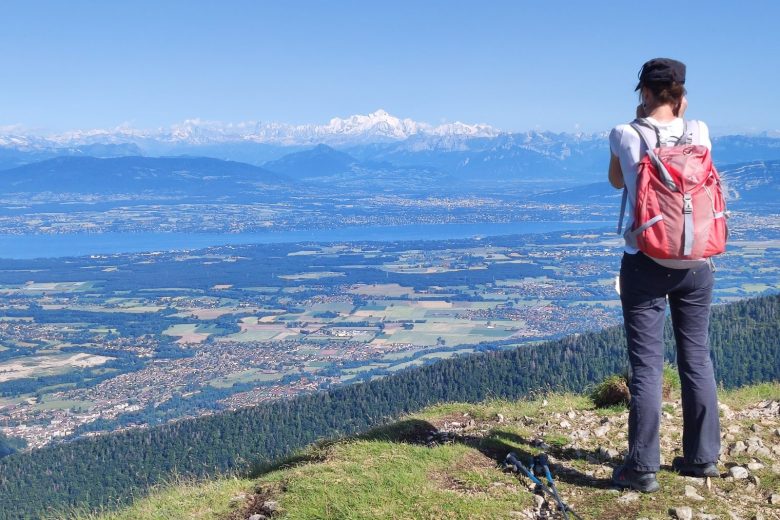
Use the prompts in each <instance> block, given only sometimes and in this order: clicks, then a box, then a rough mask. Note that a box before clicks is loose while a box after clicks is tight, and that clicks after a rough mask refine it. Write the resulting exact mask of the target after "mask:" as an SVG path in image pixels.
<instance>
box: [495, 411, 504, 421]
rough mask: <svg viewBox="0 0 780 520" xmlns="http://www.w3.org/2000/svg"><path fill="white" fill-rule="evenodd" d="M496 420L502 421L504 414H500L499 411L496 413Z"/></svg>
mask: <svg viewBox="0 0 780 520" xmlns="http://www.w3.org/2000/svg"><path fill="white" fill-rule="evenodd" d="M496 421H497V422H499V423H502V422H504V416H503V415H501V414H500V413H497V414H496Z"/></svg>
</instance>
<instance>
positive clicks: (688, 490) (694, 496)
mask: <svg viewBox="0 0 780 520" xmlns="http://www.w3.org/2000/svg"><path fill="white" fill-rule="evenodd" d="M685 497H686V498H690V499H691V500H698V501H701V500H704V497H703V496H701V495H699V492H698V491H696V488H695V487H693V486H685Z"/></svg>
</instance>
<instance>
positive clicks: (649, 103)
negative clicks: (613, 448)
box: [609, 58, 725, 492]
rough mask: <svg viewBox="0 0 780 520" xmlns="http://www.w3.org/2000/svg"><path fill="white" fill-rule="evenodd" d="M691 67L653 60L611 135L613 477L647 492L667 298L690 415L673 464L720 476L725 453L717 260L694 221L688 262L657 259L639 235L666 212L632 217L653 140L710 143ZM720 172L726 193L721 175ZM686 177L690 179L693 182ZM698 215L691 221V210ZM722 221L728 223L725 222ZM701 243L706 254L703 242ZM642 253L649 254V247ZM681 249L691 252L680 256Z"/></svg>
mask: <svg viewBox="0 0 780 520" xmlns="http://www.w3.org/2000/svg"><path fill="white" fill-rule="evenodd" d="M685 72H686V70H685V65H684V64H683V63H681V62H679V61H676V60H672V59H665V58H658V59H653V60H650V61H648V62H647V63H645V64H644V65H643V66H642V69H641V71H640V73H639V84H638V85H637V87H636V89H635V90H636V91H639V94H640V105H639V106H638V107H637V113H636V116H637V119H636V120H635V121H634V122H633V125H632V124H621V125H618V126H616V127H615V128H614V129H613V130H612V131H611V133H610V135H609V145H610V150H611V152H612V154H611V160H610V164H609V182H610V183H611V184H612V186H613V187H615V188H618V189H624V205H625V206H627V210H628V211H627V218H628V220H627V222H626V226H625V227H626V229H627V232H626V233H625V234H624V237H625V239H626V242H625V246H624V253H623V258H622V261H621V265H620V278H619V286H618V287H619V291H620V301H621V304H622V307H623V319H624V325H625V331H626V338H627V343H628V356H629V363H630V368H631V378H630V379H631V380H630V384H629V388H630V391H631V402H630V410H629V419H628V454H627V455H626V457H625V461H624V463H623V464H622V465H620V466H618V467H617V468H615V470H614V472H613V476H612V481H613V483H614V484H616V485H618V486H620V487H622V488H632V489H636V490H638V491H642V492H653V491H657V490H658V489H659V485H658V481H657V480H656V472H657V471H658V470H659V469H660V446H659V426H660V419H661V399H662V396H661V392H662V372H663V364H664V343H663V326H664V321H665V312H666V306H667V301H668V303H669V307H670V309H671V317H672V325H673V329H674V337H675V340H676V343H677V365H678V370H679V373H680V380H681V386H682V388H681V390H682V410H683V421H684V426H683V454H684V456H683V457H676V458H675V460H674V461H673V464H672V466H673V468H674V469H675V470H676V471H678V472H680V473H682V474H685V475H690V476H698V477H704V476H712V477H714V476H718V475H719V472H718V469H717V466H716V462H717V460H718V457H719V455H720V421H719V417H718V398H717V394H716V384H715V376H714V372H713V366H712V361H711V359H710V348H709V339H708V324H709V316H710V303H711V299H712V287H713V270H714V267H713V264H712V262H711V260H710V259H709V258H707V257H704V258H692V256H695V255H694V254H693V253H692V252H691V250H690V247H693V248H694V249H695V248H696V247H697V246H695V245H693V234H692V233H689V230H688V222H685V233H687V234H689V235H691V236H690V243H689V240H687V239H683V241H684V242H685V245H684V248H685V254H686V255H687V256H688V258H681V259H680V258H674V255H669V256H666V257H660V258H659V257H657V256H658V255H656V256H652V255H649V254H647V253H644V252H642V251H641V250H640V246H639V245H638V244H639V239H638V238H637V235H636V233H640V232H641V231H642V230H641V229H638V228H640V227H641V228H646V227H649V226H652V225H654V221H657V220H658V218H656V219H651V220H650V221H647V222H645V224H644V226H642V225H641V223H635V222H634V216H635V210H636V204H637V179H638V170H639V168H640V167H642V164H641V162H642V159H643V158H645V157H646V156H647V157H649V158H648V159H647V161H652V160H653V157H654V156H655V154H653V150H652V149H651V150H650V153H649V152H648V148H649V147H648V145H647V144H646V143H647V142H649V143H650V147H652V148H656V147H669V146H678V147H680V145H681V144H686V143H687V144H692V145H703V146H706V147H707V149H709V150H711V149H712V144H711V142H710V137H709V130H708V128H707V125H705V124H704V123H703V122H701V121H685V120H684V119H683V115H684V113H685V110H686V108H687V103H688V102H687V98H686V97H685V96H686V90H685ZM686 140H687V141H686ZM690 150H693V148H691V147H689V148H688V152H687V153H691V152H690ZM699 151H700V152H701V154H700V155H704V156H705V159H707V160H709V154H708V153H706V151H705V150H703V149H699ZM670 153H671V152H670ZM652 164H657V163H655V162H653V163H652ZM710 165H711V162H710ZM645 167H646V166H645ZM660 169H661V168H660V167H659V170H660ZM686 176H688V172H687V170H686ZM688 177H689V176H688ZM714 178H715V179H716V180H717V182H718V184H717V186H716V187H717V188H718V190H720V185H719V179H718V177H717V172H715V174H714ZM694 180H695V179H694ZM681 182H682V183H683V184H685V183H687V182H689V181H687V180H683V181H681ZM687 189H688V188H685V190H687ZM705 189H706V187H705ZM680 191H682V190H680ZM708 193H709V191H708ZM718 193H720V192H719V191H718ZM643 196H644V195H643ZM676 196H678V197H679V198H680V204H681V207H682V204H684V202H683V200H682V194H681V193H679V192H678V193H677V194H676ZM689 197H690V195H689V194H688V192H686V193H685V198H686V200H685V203H690V198H689ZM710 200H712V197H711V198H710ZM721 202H722V199H721ZM724 204H725V203H724ZM686 209H687V208H683V209H681V210H680V211H679V214H678V216H677V217H674V218H677V220H678V221H680V222H682V221H683V218H684V215H683V214H684V213H690V211H686ZM694 213H696V212H694ZM723 213H725V207H724V208H723V209H722V210H721V211H720V213H717V212H716V211H715V203H713V208H712V211H711V215H710V216H711V217H713V218H715V219H717V218H724V216H723ZM699 214H701V213H699ZM697 218H698V216H697ZM672 220H673V218H667V220H666V222H665V223H664V224H663V225H665V226H671V225H674V223H673V222H672ZM621 221H622V215H621ZM690 222H691V228H693V224H692V222H693V218H692V216H691V218H690ZM697 225H698V224H697ZM716 225H718V226H725V220H723V221H722V222H721V223H717V224H716ZM680 226H682V224H680ZM667 229H668V228H667ZM619 231H620V230H619ZM655 233H656V234H657V233H658V231H655ZM722 235H723V236H722V238H721V239H720V240H721V241H722V242H723V244H722V247H723V248H725V227H724V228H723V232H722ZM656 236H658V235H656ZM648 241H650V240H648ZM699 242H701V240H699ZM698 247H699V248H700V249H699V251H701V247H702V246H701V245H699V246H698ZM682 248H683V246H682V245H681V246H680V249H682ZM643 250H644V251H647V249H646V248H643ZM705 253H706V251H705ZM680 256H685V255H682V253H681V254H680Z"/></svg>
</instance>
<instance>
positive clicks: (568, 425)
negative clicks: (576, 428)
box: [561, 419, 571, 429]
mask: <svg viewBox="0 0 780 520" xmlns="http://www.w3.org/2000/svg"><path fill="white" fill-rule="evenodd" d="M561 428H566V429H569V428H571V423H570V422H569V421H567V420H566V419H564V420H562V421H561Z"/></svg>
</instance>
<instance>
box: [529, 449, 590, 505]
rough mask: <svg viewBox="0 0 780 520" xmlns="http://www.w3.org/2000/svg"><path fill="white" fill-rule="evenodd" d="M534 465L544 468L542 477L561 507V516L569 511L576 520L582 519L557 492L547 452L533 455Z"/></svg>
mask: <svg viewBox="0 0 780 520" xmlns="http://www.w3.org/2000/svg"><path fill="white" fill-rule="evenodd" d="M534 465H535V466H536V465H538V466H541V467H542V469H543V470H544V477H545V478H546V479H547V485H548V486H549V487H550V489H551V490H552V492H553V495H554V496H555V501H556V502H557V503H558V507H559V508H561V511H563V517H564V518H567V516H566V513H567V512H569V513H571V514H572V516H574V518H576V519H577V520H582V517H581V516H580V515H578V514H577V513H576V512H574V510H573V509H572V508H570V507H569V506H568V505H566V503H565V502H564V501H563V500H562V499H561V496H560V495H559V494H558V488H557V487H556V486H555V481H554V480H553V478H552V472H551V471H550V459H549V458H548V457H547V454H545V453H541V454H539V455H537V456H536V457H534Z"/></svg>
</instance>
